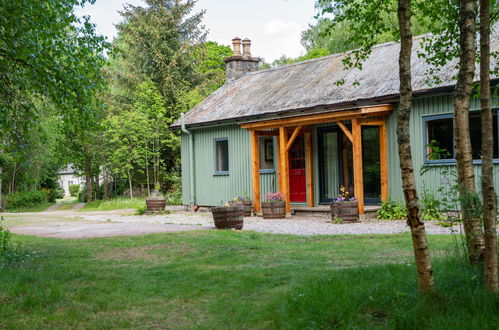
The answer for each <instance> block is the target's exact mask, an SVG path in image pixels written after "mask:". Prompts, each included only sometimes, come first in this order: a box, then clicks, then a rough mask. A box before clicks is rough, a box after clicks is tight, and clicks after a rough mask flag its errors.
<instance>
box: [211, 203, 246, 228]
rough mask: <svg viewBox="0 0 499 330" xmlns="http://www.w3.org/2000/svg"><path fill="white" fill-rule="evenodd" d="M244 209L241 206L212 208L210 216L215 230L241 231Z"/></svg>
mask: <svg viewBox="0 0 499 330" xmlns="http://www.w3.org/2000/svg"><path fill="white" fill-rule="evenodd" d="M243 212H244V207H243V206H242V205H236V206H224V207H212V208H211V214H212V215H213V221H214V222H215V227H216V228H217V229H231V228H234V229H239V230H241V229H243V222H244V217H243Z"/></svg>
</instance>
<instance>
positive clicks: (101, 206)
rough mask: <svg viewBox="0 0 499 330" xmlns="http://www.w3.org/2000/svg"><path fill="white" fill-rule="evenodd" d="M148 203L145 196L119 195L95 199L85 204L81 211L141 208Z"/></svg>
mask: <svg viewBox="0 0 499 330" xmlns="http://www.w3.org/2000/svg"><path fill="white" fill-rule="evenodd" d="M145 205H146V202H145V199H144V198H123V197H117V198H112V199H108V200H95V201H92V202H89V203H87V204H85V206H84V207H83V208H82V209H81V211H113V210H125V209H139V208H144V207H145Z"/></svg>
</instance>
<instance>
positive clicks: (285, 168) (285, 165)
mask: <svg viewBox="0 0 499 330" xmlns="http://www.w3.org/2000/svg"><path fill="white" fill-rule="evenodd" d="M279 140H280V141H279V147H280V150H279V155H280V158H279V160H280V170H281V180H282V187H281V188H282V191H281V192H282V193H283V194H284V195H285V196H286V213H287V214H290V213H291V201H290V195H289V160H288V155H289V154H288V151H287V150H286V146H287V145H288V131H287V130H286V127H284V126H281V127H279Z"/></svg>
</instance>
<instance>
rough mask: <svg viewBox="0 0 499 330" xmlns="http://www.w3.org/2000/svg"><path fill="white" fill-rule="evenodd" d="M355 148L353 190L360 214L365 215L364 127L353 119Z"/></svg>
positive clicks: (353, 142)
mask: <svg viewBox="0 0 499 330" xmlns="http://www.w3.org/2000/svg"><path fill="white" fill-rule="evenodd" d="M352 137H353V141H352V146H353V187H354V188H353V189H354V191H355V198H357V201H358V202H359V214H364V180H363V177H362V175H363V173H362V172H363V171H362V126H361V125H360V121H359V120H358V119H352Z"/></svg>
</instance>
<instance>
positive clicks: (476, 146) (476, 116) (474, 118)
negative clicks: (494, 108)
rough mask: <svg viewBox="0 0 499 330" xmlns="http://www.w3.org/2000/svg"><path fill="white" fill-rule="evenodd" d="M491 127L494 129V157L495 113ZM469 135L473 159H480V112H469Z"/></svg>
mask: <svg viewBox="0 0 499 330" xmlns="http://www.w3.org/2000/svg"><path fill="white" fill-rule="evenodd" d="M492 127H493V131H494V158H498V156H499V155H498V152H497V113H496V112H494V113H493V119H492ZM470 137H471V151H472V153H473V159H482V123H481V116H480V113H470Z"/></svg>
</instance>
